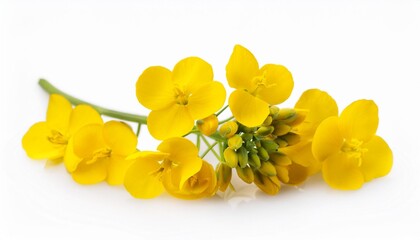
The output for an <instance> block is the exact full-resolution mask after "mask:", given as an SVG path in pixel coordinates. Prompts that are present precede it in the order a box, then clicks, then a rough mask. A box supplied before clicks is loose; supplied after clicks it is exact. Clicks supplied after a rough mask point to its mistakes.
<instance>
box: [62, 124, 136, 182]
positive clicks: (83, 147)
mask: <svg viewBox="0 0 420 240" xmlns="http://www.w3.org/2000/svg"><path fill="white" fill-rule="evenodd" d="M136 147H137V137H136V135H135V134H134V133H133V131H132V129H131V128H130V127H129V126H128V125H127V124H125V123H122V122H118V121H109V122H107V123H105V124H90V125H86V126H84V127H83V128H81V129H80V130H79V131H78V132H77V133H76V134H75V135H74V136H73V138H72V139H71V140H70V142H69V145H68V147H67V150H66V154H65V156H64V163H65V166H66V168H67V170H68V171H69V172H70V173H71V175H72V177H73V179H74V180H75V181H76V182H78V183H80V184H94V183H98V182H101V181H103V180H106V181H107V182H108V184H110V185H119V184H122V183H123V180H124V174H125V172H126V170H127V168H128V166H129V165H130V164H131V163H132V162H131V161H129V160H126V159H125V158H126V157H127V156H128V155H129V154H132V153H134V152H135V151H136Z"/></svg>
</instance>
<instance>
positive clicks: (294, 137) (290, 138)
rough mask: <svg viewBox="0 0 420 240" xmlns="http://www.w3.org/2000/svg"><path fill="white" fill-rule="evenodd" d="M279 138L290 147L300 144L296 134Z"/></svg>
mask: <svg viewBox="0 0 420 240" xmlns="http://www.w3.org/2000/svg"><path fill="white" fill-rule="evenodd" d="M281 138H282V139H283V140H284V141H286V142H287V145H288V146H292V145H295V144H297V143H299V142H300V136H299V135H298V134H296V133H288V134H286V135H284V136H282V137H281Z"/></svg>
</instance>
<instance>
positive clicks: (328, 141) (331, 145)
mask: <svg viewBox="0 0 420 240" xmlns="http://www.w3.org/2000/svg"><path fill="white" fill-rule="evenodd" d="M342 144H343V137H342V136H341V134H340V131H339V128H338V117H329V118H327V119H325V120H324V121H323V122H322V123H321V124H320V125H319V127H318V128H317V130H316V132H315V135H314V138H313V140H312V153H313V155H314V157H315V158H316V159H317V160H318V161H321V162H322V161H324V160H325V159H326V158H328V157H329V156H331V155H334V154H336V153H337V152H339V151H340V148H341V146H342Z"/></svg>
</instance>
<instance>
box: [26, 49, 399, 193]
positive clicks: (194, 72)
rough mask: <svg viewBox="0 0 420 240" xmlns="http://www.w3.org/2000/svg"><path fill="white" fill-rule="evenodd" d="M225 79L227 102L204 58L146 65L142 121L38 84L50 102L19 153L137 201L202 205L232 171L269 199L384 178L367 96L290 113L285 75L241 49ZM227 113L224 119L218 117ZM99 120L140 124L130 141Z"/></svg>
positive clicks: (299, 105) (313, 102) (123, 128)
mask: <svg viewBox="0 0 420 240" xmlns="http://www.w3.org/2000/svg"><path fill="white" fill-rule="evenodd" d="M226 79H227V83H228V85H229V86H230V87H231V88H233V91H232V93H231V94H230V95H229V98H228V105H226V106H224V103H225V100H226V90H225V87H224V85H223V84H222V83H220V82H218V81H215V80H214V79H213V69H212V66H211V65H210V64H209V63H207V62H206V61H204V60H202V59H201V58H198V57H188V58H185V59H182V60H181V61H179V62H178V63H177V64H176V65H175V67H174V68H173V70H172V71H171V70H169V69H167V68H165V67H162V66H153V67H149V68H147V69H146V70H144V71H143V73H142V74H141V75H140V77H139V78H138V80H137V83H136V96H137V99H138V101H139V103H140V104H142V105H143V106H144V107H146V108H147V109H149V110H150V113H149V114H148V116H139V115H133V114H128V113H121V112H117V111H113V110H108V109H106V108H103V107H99V106H96V105H93V104H90V103H87V102H84V101H81V100H79V99H77V98H74V97H72V96H70V95H68V94H66V93H64V92H61V91H60V90H58V89H56V88H55V87H53V86H52V85H50V84H49V83H48V82H47V81H45V80H41V81H40V85H41V86H42V87H43V88H44V90H46V91H47V92H48V93H50V94H51V95H50V101H49V105H48V110H47V116H46V121H44V122H38V123H36V124H34V125H33V126H32V127H30V129H29V130H28V131H27V133H26V134H25V135H24V136H23V139H22V146H23V148H24V149H25V151H26V153H27V155H28V156H29V157H30V158H33V159H47V160H48V161H49V162H53V163H60V162H63V163H64V165H65V167H66V169H67V171H68V173H69V174H70V175H71V176H72V178H73V179H74V181H76V182H77V183H80V184H95V183H99V182H102V181H106V182H107V183H108V184H109V185H124V187H125V189H126V190H127V191H128V192H129V193H130V194H131V195H132V196H133V197H135V198H142V199H149V198H154V197H157V196H159V195H160V194H162V193H163V192H167V193H169V194H170V195H172V196H174V197H177V198H181V199H199V198H204V197H211V196H214V195H215V194H216V192H218V191H219V192H224V191H226V189H227V188H228V187H229V186H231V187H232V183H231V179H232V177H233V176H232V175H233V174H232V173H233V171H236V175H237V176H238V177H239V179H241V180H242V181H243V182H244V183H246V184H255V185H256V186H257V187H258V188H259V189H261V190H262V191H263V192H265V193H267V194H271V195H274V194H277V193H278V192H279V191H280V189H281V187H282V185H299V184H302V183H303V182H304V181H306V180H307V179H308V178H309V177H310V176H311V175H314V174H317V173H321V174H322V176H323V178H324V180H325V182H326V183H327V184H328V185H329V186H331V187H332V188H335V189H341V190H353V189H358V188H360V187H361V186H362V185H363V184H364V183H365V182H368V181H370V180H372V179H374V178H378V177H382V176H385V175H387V174H388V173H389V171H390V170H391V168H392V161H393V156H392V151H391V149H390V148H389V146H388V145H387V143H386V142H385V140H383V139H382V138H381V137H379V136H377V135H376V130H377V127H378V123H379V118H378V108H377V106H376V104H375V103H374V102H373V101H372V100H357V101H355V102H353V103H351V104H350V105H349V106H348V107H346V108H345V109H344V110H343V111H342V112H341V114H339V110H338V107H337V104H336V102H335V100H334V99H333V98H332V97H331V96H330V95H329V94H328V93H326V92H324V91H321V90H319V89H309V90H307V91H305V92H304V93H303V94H302V95H301V97H300V98H299V100H298V101H297V102H296V104H295V106H294V107H292V108H285V107H279V106H278V105H279V104H281V103H283V102H284V101H285V100H286V99H288V97H289V96H290V94H291V92H292V90H293V85H294V82H293V78H292V74H291V73H290V72H289V70H288V69H287V68H286V67H284V66H282V65H278V64H266V65H264V66H262V67H260V66H259V64H258V62H257V60H256V58H255V57H254V55H253V54H252V53H251V52H250V51H249V50H248V49H246V48H244V47H243V46H240V45H236V46H235V47H234V49H233V53H232V54H231V56H230V59H229V61H228V63H227V66H226ZM72 105H76V107H75V108H72ZM227 109H230V112H231V115H232V116H231V117H228V118H227V119H223V120H221V119H219V118H220V114H221V113H222V112H224V111H225V110H227ZM101 115H108V116H111V117H113V118H115V119H119V120H126V121H131V122H137V123H138V124H139V128H138V131H137V135H136V134H135V132H134V131H133V130H132V128H131V126H130V125H128V124H127V123H125V122H122V121H116V120H111V121H108V122H105V123H104V121H103V119H102V117H101ZM142 124H145V125H147V128H148V131H149V133H150V134H151V135H152V136H153V137H154V138H156V139H158V140H160V141H161V143H160V144H159V145H158V146H157V149H156V150H155V151H151V150H150V149H145V150H143V149H138V148H137V145H138V144H137V143H138V135H139V130H140V126H141V125H142ZM187 135H188V136H187ZM194 135H195V136H196V138H195V139H196V142H195V143H194V142H193V141H192V140H190V139H191V136H194ZM203 148H204V149H203ZM200 153H201V154H200ZM209 153H212V154H213V155H214V157H215V158H216V159H217V160H218V162H217V163H216V164H215V166H213V164H211V163H210V162H209V159H207V160H205V158H206V157H207V155H208V154H209Z"/></svg>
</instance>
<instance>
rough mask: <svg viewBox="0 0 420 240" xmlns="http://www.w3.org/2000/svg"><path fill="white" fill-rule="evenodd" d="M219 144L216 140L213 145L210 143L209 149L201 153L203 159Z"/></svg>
mask: <svg viewBox="0 0 420 240" xmlns="http://www.w3.org/2000/svg"><path fill="white" fill-rule="evenodd" d="M216 145H217V142H214V143H213V144H212V145H210V146H209V147H208V148H207V150H206V151H205V152H204V153H203V154H201V156H200V158H201V159H202V158H204V157H205V156H206V155H207V153H209V152H210V151H212V150H213V148H214V146H216ZM213 153H214V151H213Z"/></svg>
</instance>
